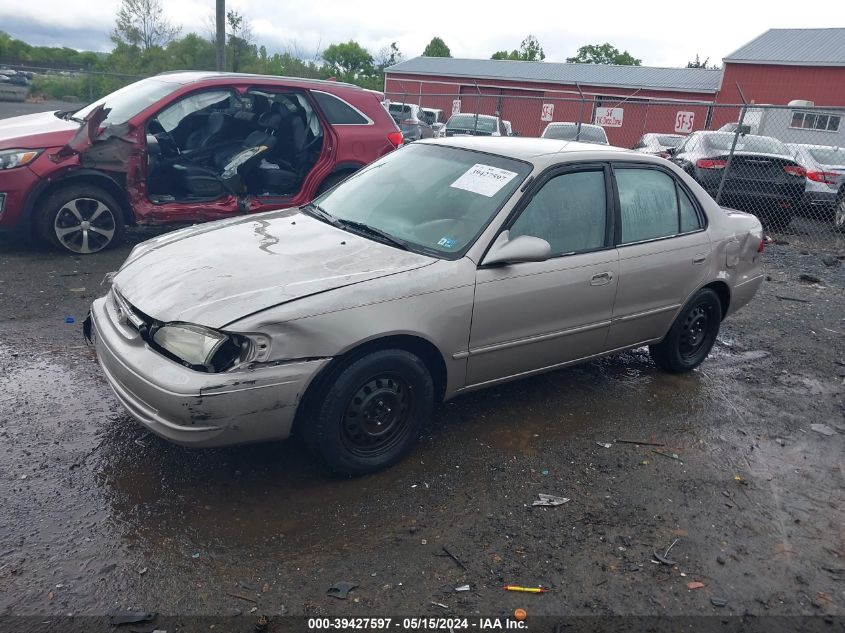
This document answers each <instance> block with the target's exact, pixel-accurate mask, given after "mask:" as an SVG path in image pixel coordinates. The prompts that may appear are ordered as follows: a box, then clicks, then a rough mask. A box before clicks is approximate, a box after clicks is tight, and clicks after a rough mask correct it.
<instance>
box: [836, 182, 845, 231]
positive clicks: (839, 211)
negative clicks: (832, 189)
mask: <svg viewBox="0 0 845 633" xmlns="http://www.w3.org/2000/svg"><path fill="white" fill-rule="evenodd" d="M842 187H843V191H842V193H840V194H839V197H838V198H837V199H836V206H835V207H833V228H834V230H836V231H839V232H840V233H845V185H842Z"/></svg>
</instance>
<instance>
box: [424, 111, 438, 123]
mask: <svg viewBox="0 0 845 633" xmlns="http://www.w3.org/2000/svg"><path fill="white" fill-rule="evenodd" d="M422 113H423V118H424V119H425V122H426V123H428V124H429V125H434V124H435V123H437V113H436V112H432V111H431V110H423V111H422Z"/></svg>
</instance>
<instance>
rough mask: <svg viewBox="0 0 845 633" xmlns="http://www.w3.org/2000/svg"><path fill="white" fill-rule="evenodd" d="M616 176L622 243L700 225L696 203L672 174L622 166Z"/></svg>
mask: <svg viewBox="0 0 845 633" xmlns="http://www.w3.org/2000/svg"><path fill="white" fill-rule="evenodd" d="M614 175H615V177H616V186H617V189H618V191H619V212H620V216H621V222H622V237H621V243H622V244H630V243H633V242H642V241H645V240H653V239H657V238H661V237H671V236H673V235H678V234H679V233H689V232H691V231H697V230H699V229H700V228H701V226H702V225H701V217H700V216H699V213H698V211H697V209H696V206H695V204H693V201H692V200H691V199H690V197H689V195H688V194H687V193H686V191H684V189H683V188H681V187H680V186H679V185H678V184H677V183H676V182H675V179H674V178H672V177H671V176H670V175H669V174H667V173H665V172H662V171H659V170H657V169H641V168H619V169H615V170H614Z"/></svg>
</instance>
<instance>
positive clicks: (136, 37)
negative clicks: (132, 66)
mask: <svg viewBox="0 0 845 633" xmlns="http://www.w3.org/2000/svg"><path fill="white" fill-rule="evenodd" d="M181 30H182V29H181V28H180V27H177V26H173V25H172V24H170V23H169V22H168V21H167V19H166V18H165V17H164V7H163V6H162V4H161V0H121V3H120V8H119V9H118V10H117V17H116V19H115V25H114V32H113V33H112V40H114V42H115V43H117V42H124V43H126V44H129V45H130V46H136V47H138V48H140V49H141V50H144V51H148V50H150V49H151V48H153V47H161V46H166V45H167V44H169V43H170V42H171V41H173V40H174V39H176V37H178V35H179V32H180V31H181Z"/></svg>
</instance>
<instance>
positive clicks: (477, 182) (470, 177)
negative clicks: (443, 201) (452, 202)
mask: <svg viewBox="0 0 845 633" xmlns="http://www.w3.org/2000/svg"><path fill="white" fill-rule="evenodd" d="M516 176H517V174H516V172H515V171H508V170H507V169H500V168H498V167H492V166H491V165H484V164H482V163H476V164H475V165H473V166H472V167H470V168H469V169H468V170H467V171H466V173H464V174H463V175H462V176H461V177H460V178H458V179H457V180H456V181H455V182H453V183H452V185H451V186H452V187H454V188H455V189H464V190H465V191H471V192H472V193H479V194H481V195H482V196H487V197H488V198H492V197H493V196H495V195H496V194H497V193H499V191H500V190H501V189H502V187H504V186H505V185H506V184H508V183H509V182H510V181H511V180H513V179H514V178H516Z"/></svg>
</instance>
